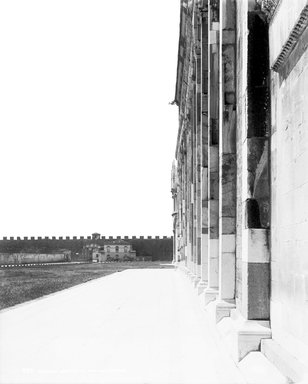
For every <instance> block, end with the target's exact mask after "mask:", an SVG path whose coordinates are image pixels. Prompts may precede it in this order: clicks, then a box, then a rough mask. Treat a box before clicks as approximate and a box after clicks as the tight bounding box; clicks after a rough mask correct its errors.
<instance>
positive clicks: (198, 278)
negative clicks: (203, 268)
mask: <svg viewBox="0 0 308 384" xmlns="http://www.w3.org/2000/svg"><path fill="white" fill-rule="evenodd" d="M200 280H201V279H200V277H199V276H195V278H194V279H193V281H192V283H193V286H194V288H197V286H198V285H199V283H200Z"/></svg>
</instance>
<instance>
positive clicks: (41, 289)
mask: <svg viewBox="0 0 308 384" xmlns="http://www.w3.org/2000/svg"><path fill="white" fill-rule="evenodd" d="M170 267H171V266H170V265H166V263H159V262H129V263H110V264H100V263H89V264H61V265H60V264H59V265H50V266H48V265H46V266H45V265H44V266H33V267H15V268H1V270H0V281H1V289H0V310H1V309H4V308H8V307H11V306H13V305H16V304H19V303H23V302H25V301H28V300H32V299H36V298H38V297H41V296H44V295H47V294H49V293H53V292H57V291H61V290H62V289H65V288H69V287H73V286H74V285H78V284H81V283H85V282H86V281H89V280H93V279H97V278H98V277H102V276H106V275H110V274H111V273H115V272H120V271H124V270H125V269H129V268H170Z"/></svg>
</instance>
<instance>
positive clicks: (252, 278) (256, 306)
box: [231, 1, 271, 361]
mask: <svg viewBox="0 0 308 384" xmlns="http://www.w3.org/2000/svg"><path fill="white" fill-rule="evenodd" d="M237 28H238V30H237V39H238V41H239V46H238V47H237V100H238V103H237V112H238V113H237V117H238V123H237V130H238V132H237V158H238V168H237V170H238V174H237V183H238V186H239V188H238V197H237V199H238V202H237V204H238V223H237V237H238V241H237V250H238V254H240V255H241V257H240V258H239V259H238V266H237V269H238V270H237V283H238V284H239V286H238V287H237V310H231V318H232V319H233V320H234V323H233V324H232V330H233V332H235V335H234V337H235V339H234V340H235V343H234V345H236V349H235V351H234V353H235V356H234V357H235V359H236V360H237V361H239V360H241V359H242V358H243V357H245V355H247V353H249V352H250V351H256V350H259V348H260V342H261V340H262V339H265V338H269V337H271V330H270V328H269V321H268V320H269V294H270V291H269V288H270V268H269V244H268V238H269V175H268V133H269V118H268V117H269V92H268V75H269V73H268V71H269V63H268V59H269V55H268V26H267V21H266V18H265V17H264V15H262V14H261V13H260V9H259V8H258V6H257V4H256V3H255V2H253V1H252V2H237ZM237 257H238V255H237Z"/></svg>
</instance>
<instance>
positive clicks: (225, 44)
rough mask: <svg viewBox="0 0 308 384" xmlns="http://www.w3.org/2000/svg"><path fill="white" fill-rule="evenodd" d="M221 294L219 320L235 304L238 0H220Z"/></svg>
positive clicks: (218, 304)
mask: <svg viewBox="0 0 308 384" xmlns="http://www.w3.org/2000/svg"><path fill="white" fill-rule="evenodd" d="M219 8H220V20H221V22H220V42H219V43H220V49H219V55H220V60H219V65H220V69H219V77H220V81H219V102H220V106H219V295H218V299H219V300H218V302H217V303H216V321H219V320H220V319H221V318H222V317H224V316H230V310H231V309H232V308H234V307H235V244H236V238H235V236H236V235H235V234H236V223H235V217H236V94H235V92H236V89H235V0H220V7H219Z"/></svg>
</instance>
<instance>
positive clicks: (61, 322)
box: [0, 269, 243, 384]
mask: <svg viewBox="0 0 308 384" xmlns="http://www.w3.org/2000/svg"><path fill="white" fill-rule="evenodd" d="M187 284H188V282H187V281H186V280H185V279H184V278H183V277H182V276H181V275H180V274H179V273H177V272H175V271H174V270H173V269H142V270H126V271H124V272H120V273H116V274H113V275H109V276H106V277H102V278H99V279H97V280H94V281H92V282H90V283H86V284H82V285H79V286H77V287H74V288H71V289H68V290H65V291H62V292H58V293H56V294H53V295H50V296H48V297H46V298H43V299H41V300H36V301H33V302H29V303H25V304H23V305H20V306H18V307H15V308H13V309H11V310H4V311H2V312H0V336H1V341H0V382H1V383H10V384H12V383H23V384H25V383H31V384H35V383H39V384H44V383H50V384H55V383H61V384H64V383H72V384H76V383H87V384H88V383H100V384H103V383H108V384H109V383H117V384H122V383H132V384H139V383H153V384H154V383H155V384H173V383H174V384H180V383H189V384H194V383H210V384H215V383H236V384H239V383H242V382H243V379H242V376H241V374H240V372H239V371H238V369H237V368H236V366H235V364H234V363H233V361H232V360H231V359H230V358H229V357H228V355H227V354H226V353H225V352H224V351H223V350H221V349H220V347H219V346H218V345H216V343H215V341H214V339H213V338H212V336H211V334H210V333H209V331H208V328H207V327H206V320H205V318H204V314H203V312H202V311H201V310H200V308H199V307H198V305H196V302H195V299H194V295H193V293H192V290H191V289H190V286H189V288H188V287H187Z"/></svg>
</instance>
